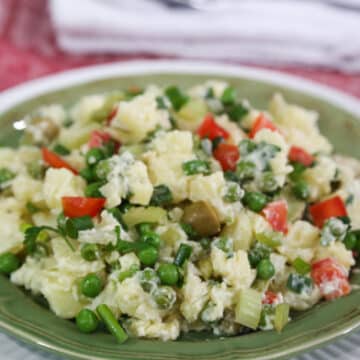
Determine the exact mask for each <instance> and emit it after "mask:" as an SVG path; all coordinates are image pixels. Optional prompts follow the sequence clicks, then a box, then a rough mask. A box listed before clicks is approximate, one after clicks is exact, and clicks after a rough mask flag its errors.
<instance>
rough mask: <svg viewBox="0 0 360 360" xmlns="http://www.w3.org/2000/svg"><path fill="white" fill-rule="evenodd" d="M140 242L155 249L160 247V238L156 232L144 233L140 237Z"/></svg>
mask: <svg viewBox="0 0 360 360" xmlns="http://www.w3.org/2000/svg"><path fill="white" fill-rule="evenodd" d="M140 240H141V241H142V242H144V243H145V244H148V245H151V246H153V247H155V248H159V247H160V242H161V240H160V236H159V235H158V234H157V233H156V232H153V231H151V232H146V233H144V234H142V235H141V236H140Z"/></svg>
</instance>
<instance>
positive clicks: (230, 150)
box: [213, 143, 240, 171]
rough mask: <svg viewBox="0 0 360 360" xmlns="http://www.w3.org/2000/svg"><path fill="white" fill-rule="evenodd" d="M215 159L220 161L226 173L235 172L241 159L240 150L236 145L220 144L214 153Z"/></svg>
mask: <svg viewBox="0 0 360 360" xmlns="http://www.w3.org/2000/svg"><path fill="white" fill-rule="evenodd" d="M213 155H214V158H215V159H216V160H217V161H219V163H220V164H221V167H222V169H223V170H224V171H227V170H230V171H234V170H235V169H236V163H237V161H238V160H239V158H240V153H239V149H238V147H237V146H236V145H231V144H225V143H220V144H219V145H218V146H217V147H216V149H215V150H214V152H213Z"/></svg>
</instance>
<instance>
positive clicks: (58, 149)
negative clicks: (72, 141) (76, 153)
mask: <svg viewBox="0 0 360 360" xmlns="http://www.w3.org/2000/svg"><path fill="white" fill-rule="evenodd" d="M52 150H53V152H54V153H56V154H58V155H63V156H66V155H69V154H70V153H71V151H70V150H69V149H68V148H67V147H65V146H64V145H61V144H56V145H55V146H54V147H53V149H52Z"/></svg>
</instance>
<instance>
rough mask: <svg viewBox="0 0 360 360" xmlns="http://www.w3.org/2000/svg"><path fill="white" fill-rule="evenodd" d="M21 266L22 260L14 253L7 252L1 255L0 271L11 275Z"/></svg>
mask: <svg viewBox="0 0 360 360" xmlns="http://www.w3.org/2000/svg"><path fill="white" fill-rule="evenodd" d="M19 267H20V260H19V258H18V257H17V256H16V255H14V254H13V253H10V252H7V253H4V254H2V255H0V273H2V274H7V275H9V274H11V273H12V272H14V271H15V270H17V269H18V268H19Z"/></svg>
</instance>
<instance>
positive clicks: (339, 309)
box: [0, 62, 360, 360]
mask: <svg viewBox="0 0 360 360" xmlns="http://www.w3.org/2000/svg"><path fill="white" fill-rule="evenodd" d="M209 78H216V79H225V80H227V81H229V82H230V83H231V84H232V85H233V86H235V87H236V88H237V89H238V91H239V93H240V95H242V96H244V97H247V98H249V99H251V101H252V102H253V103H254V105H255V106H257V107H260V108H261V107H264V106H265V105H266V103H267V102H268V100H269V99H270V97H271V95H272V94H273V93H274V92H276V91H281V92H282V93H283V94H284V95H285V96H286V98H287V99H288V100H289V101H293V102H295V103H297V104H300V105H303V106H305V107H308V108H311V109H316V110H317V111H318V112H319V113H320V118H321V120H320V127H321V130H322V132H323V133H324V134H325V135H326V136H327V137H328V138H329V139H330V140H331V142H332V143H333V144H334V145H335V148H336V150H337V151H338V152H339V153H343V154H348V155H352V156H355V157H358V158H360V146H357V145H356V144H357V142H358V139H359V138H360V104H359V103H358V102H357V101H356V100H355V99H352V98H350V97H348V96H346V95H343V94H341V93H338V92H335V91H332V90H330V89H327V88H324V87H321V86H318V85H315V84H312V83H309V82H304V81H302V80H298V79H296V78H291V77H288V76H284V75H281V74H276V73H273V72H267V71H259V70H254V69H249V68H242V67H241V68H240V67H230V66H226V65H222V66H220V65H209V64H199V63H198V64H193V63H179V62H170V63H169V62H155V63H154V62H152V63H151V62H145V63H129V64H113V65H106V66H97V67H92V68H87V69H83V70H80V71H72V72H68V73H64V74H60V75H56V76H53V77H49V78H45V79H43V80H39V81H34V82H31V83H29V84H26V85H24V86H20V87H18V88H15V89H13V90H10V91H8V92H5V93H3V94H1V95H0V121H1V132H0V143H1V145H11V146H16V144H17V140H18V138H19V133H20V131H17V130H16V129H20V128H21V126H22V123H21V119H22V117H23V116H24V115H25V114H26V113H28V112H30V111H31V110H33V109H34V108H36V107H37V106H39V105H40V104H49V103H52V102H59V103H64V104H70V103H71V102H73V101H74V100H75V99H76V98H79V97H80V96H82V95H85V94H89V93H95V92H101V91H104V90H111V89H115V88H124V87H128V86H130V85H139V86H142V85H145V84H148V83H158V84H178V85H180V86H190V85H192V84H196V83H200V82H202V81H204V80H206V79H209ZM0 220H1V219H0ZM351 281H352V284H356V285H358V286H359V285H360V275H356V274H354V275H352V278H351ZM355 288H356V287H355ZM0 327H1V328H2V329H3V330H4V331H5V332H8V333H9V334H12V335H15V336H17V337H18V338H20V339H21V340H23V341H25V342H27V343H31V344H34V345H37V346H40V347H42V348H43V349H47V350H49V351H52V352H55V353H58V354H62V355H64V356H66V357H68V358H74V359H87V360H90V359H94V360H95V359H122V360H130V359H131V360H134V359H139V360H140V359H144V360H145V359H152V360H172V359H191V358H194V357H196V358H197V359H198V360H211V359H217V360H230V359H258V360H260V359H282V358H288V357H290V356H292V355H294V354H296V353H299V352H302V351H305V350H308V349H309V348H313V347H317V346H319V345H321V344H323V343H325V342H328V341H331V340H333V339H335V338H337V337H339V336H343V335H345V334H347V333H349V332H350V331H352V330H354V329H355V328H357V327H360V292H359V290H354V291H353V292H352V293H351V295H350V296H347V297H345V298H341V299H339V300H337V301H334V302H329V303H322V304H320V305H318V306H316V307H315V308H313V309H311V310H310V311H307V312H305V313H302V314H299V315H298V316H296V315H295V316H294V321H292V322H291V323H290V324H289V325H288V326H287V327H286V329H285V330H284V332H283V333H281V334H277V333H276V332H274V331H269V332H259V333H253V334H249V335H244V336H240V337H231V338H214V337H213V336H211V335H209V334H206V333H194V334H190V335H187V336H186V337H184V338H182V339H181V340H179V341H176V342H167V343H163V342H160V341H150V340H136V339H131V340H130V341H128V342H127V343H126V344H123V345H117V344H116V343H115V342H114V339H113V337H112V336H110V335H107V334H105V333H98V334H94V335H85V334H81V333H79V332H78V331H77V329H76V326H75V325H74V324H73V323H72V322H70V321H65V320H62V319H59V318H56V316H55V315H54V314H52V313H51V312H50V311H49V310H48V309H46V308H45V307H43V306H42V305H41V304H39V303H37V302H36V301H35V300H34V299H32V298H31V297H30V296H29V294H26V293H24V292H23V291H22V290H21V289H19V288H17V287H15V286H14V285H12V284H10V283H9V281H8V279H6V278H5V277H2V276H1V277H0Z"/></svg>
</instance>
